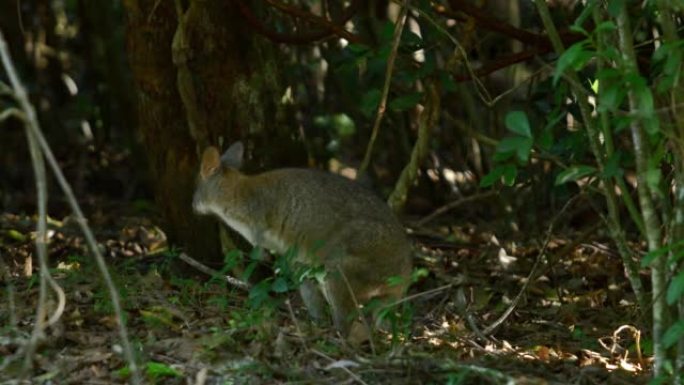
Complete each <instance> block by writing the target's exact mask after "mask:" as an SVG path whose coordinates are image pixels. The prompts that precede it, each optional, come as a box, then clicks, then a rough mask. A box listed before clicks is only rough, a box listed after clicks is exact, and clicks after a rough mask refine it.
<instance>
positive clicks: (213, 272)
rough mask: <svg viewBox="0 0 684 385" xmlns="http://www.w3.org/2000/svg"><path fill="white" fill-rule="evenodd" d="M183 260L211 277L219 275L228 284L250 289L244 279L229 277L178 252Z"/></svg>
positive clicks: (246, 289) (244, 289) (241, 288)
mask: <svg viewBox="0 0 684 385" xmlns="http://www.w3.org/2000/svg"><path fill="white" fill-rule="evenodd" d="M178 258H180V259H181V260H182V261H183V262H185V263H187V264H188V265H190V266H192V267H194V268H195V269H197V270H199V271H201V272H202V273H204V274H207V275H210V276H212V277H221V278H223V279H224V280H225V281H226V282H228V284H229V285H231V286H233V287H235V288H237V289H240V290H243V291H249V289H251V285H250V284H249V283H247V282H245V281H242V280H239V279H237V278H235V277H231V276H230V275H222V274H221V272H220V271H217V270H214V269H212V268H211V267H209V266H207V265H204V264H202V263H200V262H199V261H197V260H196V259H194V258H192V257H190V256H189V255H187V254H185V253H180V255H179V256H178Z"/></svg>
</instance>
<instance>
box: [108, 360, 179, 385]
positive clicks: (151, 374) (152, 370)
mask: <svg viewBox="0 0 684 385" xmlns="http://www.w3.org/2000/svg"><path fill="white" fill-rule="evenodd" d="M143 370H144V373H145V377H147V379H149V380H150V381H151V382H152V383H154V384H158V383H161V382H162V381H164V379H165V378H173V377H182V376H183V373H181V372H180V371H178V370H176V369H174V368H172V367H171V366H168V365H166V364H163V363H161V362H154V361H150V362H147V363H145V366H144V367H143ZM116 374H117V375H118V376H119V377H121V378H128V377H130V376H131V369H130V368H129V367H128V366H126V367H123V368H121V369H119V370H117V371H116Z"/></svg>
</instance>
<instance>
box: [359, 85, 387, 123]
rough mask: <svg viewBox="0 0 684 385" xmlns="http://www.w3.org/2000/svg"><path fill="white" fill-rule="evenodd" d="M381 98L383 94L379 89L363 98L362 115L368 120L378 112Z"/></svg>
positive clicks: (369, 92) (371, 91)
mask: <svg viewBox="0 0 684 385" xmlns="http://www.w3.org/2000/svg"><path fill="white" fill-rule="evenodd" d="M381 96H382V93H381V92H380V90H379V89H372V90H370V91H368V92H366V94H365V95H363V97H362V98H361V107H360V108H361V113H363V115H364V116H366V117H367V118H369V117H371V116H373V114H375V112H376V111H377V110H378V106H379V105H380V97H381Z"/></svg>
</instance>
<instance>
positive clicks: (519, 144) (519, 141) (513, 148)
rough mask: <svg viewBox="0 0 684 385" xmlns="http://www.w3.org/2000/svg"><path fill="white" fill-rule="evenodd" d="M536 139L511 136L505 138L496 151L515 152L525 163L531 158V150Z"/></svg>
mask: <svg viewBox="0 0 684 385" xmlns="http://www.w3.org/2000/svg"><path fill="white" fill-rule="evenodd" d="M533 144H534V140H532V139H531V138H526V137H524V136H509V137H506V138H503V139H502V140H501V141H500V142H499V145H498V146H496V152H499V153H509V152H515V155H516V157H517V158H518V160H520V161H521V162H523V163H527V161H528V160H529V159H530V151H531V150H532V145H533Z"/></svg>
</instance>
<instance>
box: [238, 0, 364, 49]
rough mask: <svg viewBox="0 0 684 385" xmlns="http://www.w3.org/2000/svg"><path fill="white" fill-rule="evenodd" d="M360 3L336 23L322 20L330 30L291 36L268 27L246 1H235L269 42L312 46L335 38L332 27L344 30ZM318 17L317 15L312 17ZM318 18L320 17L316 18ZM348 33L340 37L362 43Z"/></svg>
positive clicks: (250, 22)
mask: <svg viewBox="0 0 684 385" xmlns="http://www.w3.org/2000/svg"><path fill="white" fill-rule="evenodd" d="M359 3H360V0H355V1H353V2H352V3H351V5H349V7H347V10H346V11H345V13H344V14H343V15H342V17H340V18H339V19H338V20H335V21H332V22H330V21H328V20H327V19H325V18H322V20H324V21H325V23H326V25H327V26H328V27H329V28H324V29H322V30H320V31H311V32H302V33H298V34H291V33H282V32H278V31H275V30H273V29H271V28H269V27H267V26H266V25H264V23H263V22H262V21H261V20H260V19H259V18H258V17H257V16H256V15H254V13H253V12H252V10H251V9H250V8H249V6H248V5H247V4H245V2H244V1H242V0H235V4H236V5H237V8H238V11H240V13H241V14H242V16H243V17H244V18H245V21H246V22H247V23H248V24H249V25H250V26H251V27H252V28H253V29H254V30H255V31H256V32H257V33H259V34H260V35H263V36H265V37H266V38H268V39H269V40H271V41H273V42H276V43H284V44H310V43H314V42H317V41H320V40H324V39H327V38H329V37H331V36H335V35H336V34H335V31H334V30H331V28H332V27H330V26H331V25H334V26H335V27H334V29H335V30H338V31H339V30H340V29H341V30H344V24H345V23H346V22H347V21H349V19H351V18H352V17H353V16H354V14H355V13H356V9H357V8H358V5H359ZM312 16H316V15H312ZM316 17H318V16H316ZM345 32H346V34H345V35H346V36H340V37H343V38H345V39H347V40H349V41H351V42H354V43H360V42H361V38H360V37H359V36H356V35H353V34H351V33H350V32H347V31H346V30H345Z"/></svg>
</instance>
